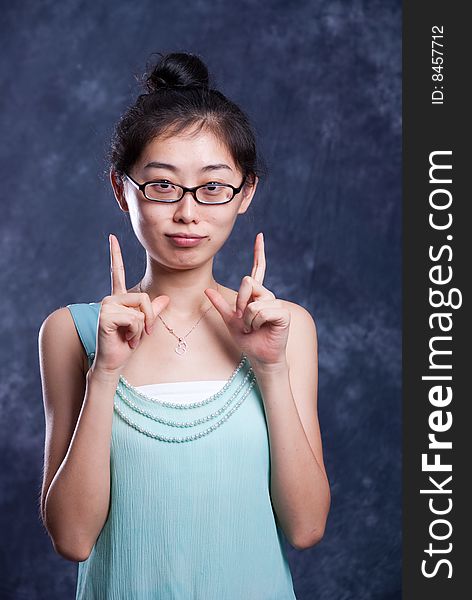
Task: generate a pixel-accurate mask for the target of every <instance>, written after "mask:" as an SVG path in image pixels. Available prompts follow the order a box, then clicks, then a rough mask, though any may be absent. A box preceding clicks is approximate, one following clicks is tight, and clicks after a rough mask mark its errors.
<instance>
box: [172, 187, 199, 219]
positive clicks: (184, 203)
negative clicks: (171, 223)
mask: <svg viewBox="0 0 472 600" xmlns="http://www.w3.org/2000/svg"><path fill="white" fill-rule="evenodd" d="M194 193H195V192H193V193H192V192H185V194H184V195H183V196H182V198H181V199H180V200H179V201H178V202H176V203H175V205H174V206H175V212H174V219H175V220H183V221H185V222H188V221H192V220H195V217H196V216H197V214H198V207H199V204H198V202H197V200H196V198H195V196H194Z"/></svg>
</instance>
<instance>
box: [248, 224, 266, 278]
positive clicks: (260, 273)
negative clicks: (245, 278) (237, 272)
mask: <svg viewBox="0 0 472 600" xmlns="http://www.w3.org/2000/svg"><path fill="white" fill-rule="evenodd" d="M265 270H266V259H265V252H264V234H263V233H262V231H261V232H260V233H258V234H257V235H256V241H255V242H254V264H253V267H252V272H251V277H252V278H253V279H255V280H256V281H258V282H259V283H260V284H262V283H263V281H264V275H265Z"/></svg>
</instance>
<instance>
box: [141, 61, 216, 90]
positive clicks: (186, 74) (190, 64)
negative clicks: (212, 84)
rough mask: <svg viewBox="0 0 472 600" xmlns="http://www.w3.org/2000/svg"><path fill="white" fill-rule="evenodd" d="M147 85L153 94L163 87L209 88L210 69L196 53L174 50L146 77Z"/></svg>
mask: <svg viewBox="0 0 472 600" xmlns="http://www.w3.org/2000/svg"><path fill="white" fill-rule="evenodd" d="M161 56H162V55H161ZM145 85H146V88H147V90H148V92H149V93H151V94H152V93H154V92H156V91H157V90H160V89H163V88H174V87H177V88H182V87H204V88H208V87H209V74H208V69H207V67H206V65H205V63H204V62H203V61H202V60H201V59H200V58H199V57H198V56H196V55H195V54H189V53H186V52H172V53H171V54H166V55H165V56H162V58H161V59H160V61H159V62H158V63H157V64H156V65H155V66H154V68H153V70H152V71H151V74H150V75H148V76H147V77H146V79H145Z"/></svg>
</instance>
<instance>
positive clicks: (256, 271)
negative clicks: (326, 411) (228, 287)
mask: <svg viewBox="0 0 472 600" xmlns="http://www.w3.org/2000/svg"><path fill="white" fill-rule="evenodd" d="M265 267H266V260H265V253H264V237H263V234H262V233H258V234H257V236H256V241H255V243H254V265H253V268H252V272H251V275H250V276H249V275H246V276H245V277H243V279H242V281H241V285H240V287H239V291H238V297H237V299H236V310H233V309H232V307H231V306H230V305H229V304H228V302H227V301H226V300H225V299H224V298H223V296H222V295H221V294H220V293H219V292H217V291H216V290H214V289H213V288H207V289H206V290H205V294H206V295H207V297H208V299H209V300H210V302H211V303H212V304H213V306H214V307H215V308H216V310H217V311H218V312H219V313H220V315H221V317H222V318H223V321H224V322H225V323H226V326H227V328H228V331H229V332H230V334H231V335H232V337H233V339H234V341H235V343H236V345H237V346H238V347H239V348H241V350H242V351H243V352H244V354H246V356H247V357H248V358H249V360H250V361H251V363H252V364H253V365H254V366H261V367H264V368H265V367H267V368H272V367H278V366H285V365H286V347H287V340H288V332H289V326H290V311H289V310H288V309H287V308H285V307H284V305H283V304H282V301H281V300H277V298H276V297H275V295H274V294H273V293H272V292H271V291H270V290H268V289H267V288H265V287H264V286H263V285H262V282H263V280H264V274H265Z"/></svg>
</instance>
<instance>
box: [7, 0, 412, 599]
mask: <svg viewBox="0 0 472 600" xmlns="http://www.w3.org/2000/svg"><path fill="white" fill-rule="evenodd" d="M0 19H1V20H0V34H1V40H2V52H1V53H0V78H1V94H0V105H1V110H0V124H1V125H0V126H1V140H2V143H1V145H0V155H1V166H2V180H1V186H0V194H1V220H0V222H1V225H0V227H1V238H0V243H1V252H0V265H1V289H2V297H1V310H0V319H1V331H2V344H1V353H2V357H1V361H0V393H1V415H2V428H3V431H2V436H1V447H0V452H1V456H2V459H3V460H2V469H1V477H2V486H1V510H0V519H1V528H2V539H3V541H2V544H1V550H0V551H1V570H2V572H1V573H0V596H1V597H2V599H3V598H5V599H9V598H15V599H28V600H36V599H45V600H46V599H47V600H55V599H61V600H62V599H65V598H73V595H74V590H75V582H76V570H77V565H76V564H74V563H71V562H68V561H66V560H64V559H62V558H61V557H59V556H58V555H56V554H55V553H54V551H53V549H52V545H51V543H50V541H49V538H48V537H47V535H46V534H45V531H44V530H43V528H42V526H41V523H40V520H39V514H38V497H39V491H40V485H41V469H42V461H43V445H44V413H43V405H42V395H41V386H40V376H39V364H38V353H37V335H38V330H39V327H40V325H41V322H42V321H43V319H44V318H45V317H46V316H47V315H48V314H49V313H50V312H52V311H53V310H54V309H56V308H57V307H59V306H65V305H66V304H67V303H72V302H89V301H98V300H100V299H101V298H103V296H104V295H106V294H108V293H109V285H110V280H109V264H108V261H109V255H108V241H107V236H108V233H109V232H114V233H116V234H117V235H118V236H119V239H120V241H121V244H122V248H123V253H124V256H125V261H126V265H127V276H128V278H127V281H128V282H129V285H132V284H134V283H135V282H136V281H137V279H138V277H140V276H141V273H142V271H143V267H144V255H143V253H142V250H141V247H140V246H139V245H138V243H137V242H136V241H135V240H134V238H133V235H132V234H131V231H130V228H129V226H128V224H127V220H126V218H125V217H124V215H123V213H121V212H120V211H119V209H118V206H117V204H116V202H115V200H114V198H113V195H112V191H111V188H110V186H109V183H108V179H107V177H106V176H105V171H106V163H105V159H104V157H105V152H106V150H107V145H108V141H109V138H110V134H111V131H112V127H113V124H114V123H115V121H116V120H117V119H118V117H119V115H120V114H121V112H122V111H123V109H124V108H125V107H126V106H127V105H128V104H129V103H130V102H131V101H132V100H133V99H134V97H135V95H136V93H138V88H137V85H136V82H135V80H134V74H140V73H141V72H142V70H143V68H145V63H146V61H147V60H148V59H149V58H150V55H151V53H152V52H169V51H190V52H196V53H198V54H200V55H201V56H202V58H203V59H204V60H205V61H206V62H207V64H208V65H209V68H210V70H211V72H212V73H213V74H214V76H215V78H216V83H217V85H218V86H219V87H220V88H221V89H222V91H223V92H224V93H225V94H227V95H228V96H229V97H230V98H232V99H234V100H235V101H236V102H238V103H239V104H240V105H241V107H242V108H243V109H244V110H246V112H247V113H248V115H249V117H250V118H251V120H252V122H253V124H254V127H255V129H256V131H257V133H258V137H259V142H260V147H261V150H262V153H263V155H264V157H265V159H266V162H267V164H268V168H269V176H268V177H267V178H266V179H265V180H263V181H261V183H260V185H259V187H258V191H257V194H256V197H255V199H254V201H253V204H252V205H251V209H250V211H249V213H247V214H246V215H242V216H240V217H239V219H238V221H237V224H236V226H235V229H234V232H233V235H232V237H231V239H230V240H229V242H228V243H227V245H226V246H225V248H224V249H223V251H222V253H221V255H219V257H218V259H217V261H216V277H217V278H219V279H220V280H221V281H222V283H224V284H225V285H228V286H230V287H232V288H233V289H237V288H238V287H239V283H240V280H241V278H242V277H243V276H244V275H245V274H247V273H248V272H250V268H251V265H252V262H251V261H252V250H253V242H254V237H255V235H256V233H257V232H258V231H260V230H262V231H264V233H265V240H266V253H267V258H268V265H267V273H266V279H265V281H264V284H265V285H266V286H267V287H268V288H269V289H271V290H272V291H274V293H275V294H276V295H277V296H278V297H281V298H285V299H289V300H292V301H294V302H297V303H299V304H302V305H303V306H305V307H306V308H307V309H308V310H309V311H310V312H311V313H312V314H313V316H314V318H315V320H316V323H317V325H318V335H319V365H320V370H319V416H320V424H321V430H322V435H323V440H324V451H325V461H326V467H327V470H328V475H329V479H330V482H331V486H332V508H331V513H330V515H329V519H328V525H327V529H326V533H325V537H324V539H323V540H322V541H321V543H320V544H318V545H317V546H315V547H313V548H310V549H308V550H305V551H296V550H294V549H292V548H291V547H290V548H289V549H288V551H289V559H290V563H291V567H292V573H293V577H294V583H295V589H296V593H297V597H298V598H299V600H312V599H314V600H348V599H355V600H393V599H395V600H396V599H399V598H400V597H401V401H400V393H401V329H400V327H401V272H400V269H401V3H400V2H399V1H396V0H382V1H380V0H377V1H374V0H372V1H369V0H353V1H352V2H347V1H346V2H342V1H333V2H329V1H326V2H322V1H318V0H303V1H293V2H292V1H287V0H284V1H272V2H267V1H265V2H264V1H261V0H258V1H255V0H246V1H237V0H233V1H231V2H230V1H229V0H217V1H214V2H210V1H209V0H196V1H195V2H192V3H185V4H184V3H183V2H181V3H179V2H177V1H170V2H169V1H167V2H166V1H162V2H159V3H158V2H152V1H150V0H147V1H141V2H137V1H135V2H124V1H122V0H115V1H114V2H111V1H109V0H106V1H104V0H101V1H99V2H97V1H90V0H86V1H71V0H62V1H61V2H58V1H55V2H52V1H42V2H38V1H32V0H28V1H24V2H21V3H20V2H16V3H13V2H12V3H8V4H7V3H3V4H2V15H1V17H0ZM242 600H246V599H242ZM254 600H258V599H254Z"/></svg>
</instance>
